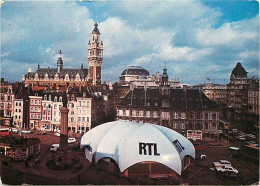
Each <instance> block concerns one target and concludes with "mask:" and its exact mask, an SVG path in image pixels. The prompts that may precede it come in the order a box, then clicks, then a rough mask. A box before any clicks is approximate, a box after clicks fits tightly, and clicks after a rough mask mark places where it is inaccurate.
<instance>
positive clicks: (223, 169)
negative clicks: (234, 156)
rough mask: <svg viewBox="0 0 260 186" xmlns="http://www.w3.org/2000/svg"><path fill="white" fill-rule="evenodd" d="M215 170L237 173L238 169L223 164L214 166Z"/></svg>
mask: <svg viewBox="0 0 260 186" xmlns="http://www.w3.org/2000/svg"><path fill="white" fill-rule="evenodd" d="M216 171H217V172H222V173H223V172H233V173H236V174H238V170H237V169H235V168H233V167H231V166H228V165H223V166H221V167H216Z"/></svg>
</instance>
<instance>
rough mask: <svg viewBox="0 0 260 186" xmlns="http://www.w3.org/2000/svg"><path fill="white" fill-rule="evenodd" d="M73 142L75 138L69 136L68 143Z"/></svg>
mask: <svg viewBox="0 0 260 186" xmlns="http://www.w3.org/2000/svg"><path fill="white" fill-rule="evenodd" d="M74 142H76V138H69V139H68V143H74Z"/></svg>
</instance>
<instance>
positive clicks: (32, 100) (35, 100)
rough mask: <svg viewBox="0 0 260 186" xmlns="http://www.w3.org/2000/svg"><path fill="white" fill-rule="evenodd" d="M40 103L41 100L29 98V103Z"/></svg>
mask: <svg viewBox="0 0 260 186" xmlns="http://www.w3.org/2000/svg"><path fill="white" fill-rule="evenodd" d="M40 104H41V100H37V99H31V105H40Z"/></svg>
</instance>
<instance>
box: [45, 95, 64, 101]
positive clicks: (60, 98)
mask: <svg viewBox="0 0 260 186" xmlns="http://www.w3.org/2000/svg"><path fill="white" fill-rule="evenodd" d="M44 100H45V101H47V95H44ZM48 100H49V101H51V95H49V99H48ZM54 101H56V102H57V101H58V97H57V96H55V97H54ZM59 102H62V97H61V96H60V97H59Z"/></svg>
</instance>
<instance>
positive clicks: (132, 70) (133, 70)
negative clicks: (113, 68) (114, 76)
mask: <svg viewBox="0 0 260 186" xmlns="http://www.w3.org/2000/svg"><path fill="white" fill-rule="evenodd" d="M123 75H139V76H145V77H146V76H149V72H148V71H147V70H145V69H144V68H142V67H139V66H130V67H128V68H127V69H125V70H124V71H123V72H122V73H121V76H123Z"/></svg>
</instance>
